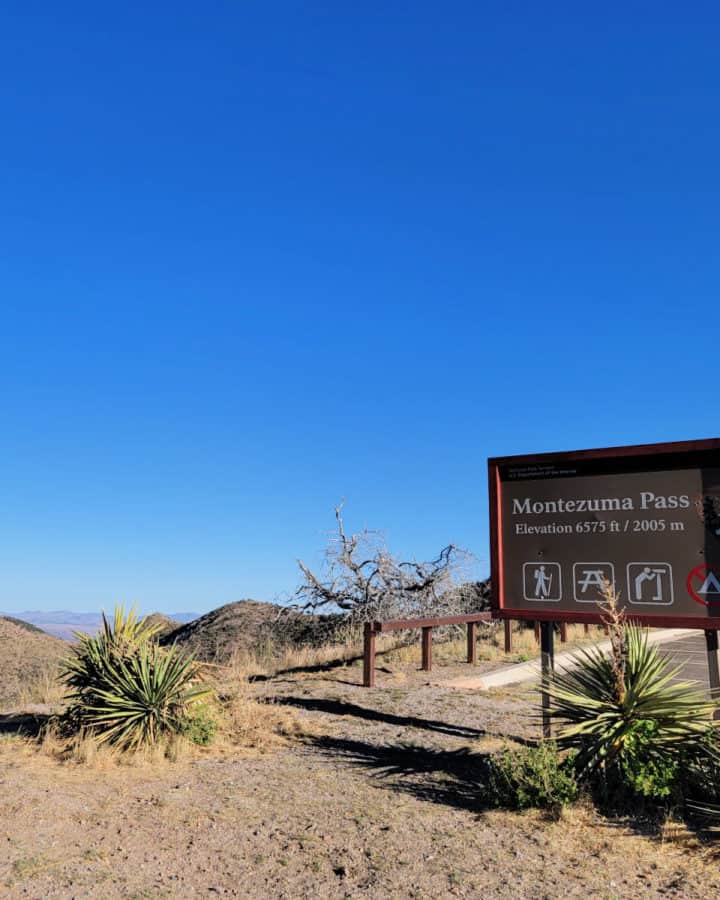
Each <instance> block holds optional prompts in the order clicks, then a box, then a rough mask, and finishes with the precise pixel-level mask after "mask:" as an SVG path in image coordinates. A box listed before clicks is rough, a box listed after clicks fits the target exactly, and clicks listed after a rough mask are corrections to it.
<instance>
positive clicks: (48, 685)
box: [16, 661, 65, 706]
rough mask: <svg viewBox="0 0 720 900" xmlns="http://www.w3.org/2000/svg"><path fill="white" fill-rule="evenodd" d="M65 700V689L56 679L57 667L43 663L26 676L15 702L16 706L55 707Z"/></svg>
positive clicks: (46, 662)
mask: <svg viewBox="0 0 720 900" xmlns="http://www.w3.org/2000/svg"><path fill="white" fill-rule="evenodd" d="M64 698H65V687H64V685H63V683H62V682H61V681H60V680H59V678H58V665H57V663H55V664H53V663H52V662H49V661H45V662H43V663H41V664H40V665H39V666H38V668H37V669H36V670H34V671H32V672H30V674H29V675H28V677H27V678H26V679H25V680H24V681H23V682H22V683H21V684H20V685H19V687H18V690H17V694H16V702H17V705H18V706H31V705H33V704H42V705H47V706H55V705H57V704H59V703H62V701H63V700H64Z"/></svg>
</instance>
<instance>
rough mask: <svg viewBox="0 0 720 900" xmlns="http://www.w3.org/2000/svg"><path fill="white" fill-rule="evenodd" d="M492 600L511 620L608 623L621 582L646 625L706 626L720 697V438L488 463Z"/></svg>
mask: <svg viewBox="0 0 720 900" xmlns="http://www.w3.org/2000/svg"><path fill="white" fill-rule="evenodd" d="M488 478H489V493H490V543H491V584H492V595H491V604H492V609H493V614H494V615H495V616H496V617H498V618H501V619H504V620H512V619H524V620H528V619H529V620H535V621H536V622H541V623H542V628H541V630H542V652H543V666H545V664H546V658H547V664H548V667H551V664H552V636H551V628H549V627H546V624H548V623H554V622H558V623H560V625H561V628H562V626H563V625H565V624H566V623H568V622H580V623H582V624H584V625H585V626H588V625H591V624H597V625H602V624H604V623H603V620H602V613H601V610H600V606H599V603H600V601H601V600H602V590H603V587H604V585H606V584H610V585H611V586H612V587H613V589H614V590H615V592H616V594H617V595H618V596H619V598H620V603H621V605H622V607H623V608H624V611H625V614H626V616H627V617H628V619H630V620H631V621H634V622H636V623H638V624H641V625H646V626H651V627H660V628H697V629H702V630H704V631H705V633H706V640H707V648H708V672H709V678H710V686H711V690H712V692H713V693H714V694H716V695H717V696H718V697H720V667H719V666H718V651H717V647H718V638H717V631H718V629H720V438H715V439H711V440H704V441H686V442H681V443H672V444H646V445H641V446H635V447H615V448H609V449H597V450H579V451H575V452H570V453H543V454H535V455H531V456H508V457H500V458H493V459H490V460H488Z"/></svg>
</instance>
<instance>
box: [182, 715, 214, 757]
mask: <svg viewBox="0 0 720 900" xmlns="http://www.w3.org/2000/svg"><path fill="white" fill-rule="evenodd" d="M217 727H218V726H217V722H216V721H215V719H214V718H213V716H212V713H211V711H210V710H209V709H208V708H207V707H206V706H204V705H201V706H198V708H197V709H196V710H194V711H191V712H190V713H189V714H188V716H187V717H186V719H185V720H184V722H183V725H182V734H183V736H184V737H186V738H187V739H188V740H189V741H192V743H193V744H197V745H198V746H200V747H208V746H209V745H210V744H212V742H213V741H214V740H215V735H216V734H217Z"/></svg>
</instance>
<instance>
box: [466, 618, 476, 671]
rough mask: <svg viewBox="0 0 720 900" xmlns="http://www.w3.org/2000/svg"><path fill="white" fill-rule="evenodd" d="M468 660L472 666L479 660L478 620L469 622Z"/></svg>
mask: <svg viewBox="0 0 720 900" xmlns="http://www.w3.org/2000/svg"><path fill="white" fill-rule="evenodd" d="M467 661H468V662H469V663H470V665H471V666H474V665H475V663H476V662H477V622H468V623H467Z"/></svg>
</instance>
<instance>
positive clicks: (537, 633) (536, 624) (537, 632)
mask: <svg viewBox="0 0 720 900" xmlns="http://www.w3.org/2000/svg"><path fill="white" fill-rule="evenodd" d="M533 626H534V628H535V643H536V644H539V643H540V623H539V622H537V621H535V622H533Z"/></svg>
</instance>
